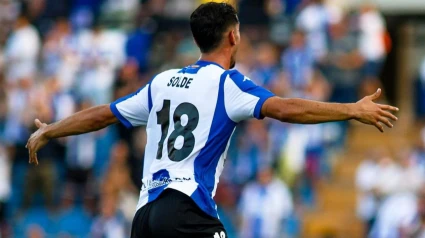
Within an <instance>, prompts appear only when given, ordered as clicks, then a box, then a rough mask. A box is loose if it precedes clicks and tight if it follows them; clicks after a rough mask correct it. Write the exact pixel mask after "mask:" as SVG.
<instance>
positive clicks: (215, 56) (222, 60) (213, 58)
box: [199, 52, 230, 70]
mask: <svg viewBox="0 0 425 238" xmlns="http://www.w3.org/2000/svg"><path fill="white" fill-rule="evenodd" d="M199 60H202V61H209V62H214V63H216V64H218V65H220V66H221V67H223V68H224V69H225V70H228V69H230V56H227V54H225V53H221V52H220V53H219V52H213V53H208V54H201V57H200V58H199Z"/></svg>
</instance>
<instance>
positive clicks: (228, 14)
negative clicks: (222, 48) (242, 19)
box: [190, 2, 239, 53]
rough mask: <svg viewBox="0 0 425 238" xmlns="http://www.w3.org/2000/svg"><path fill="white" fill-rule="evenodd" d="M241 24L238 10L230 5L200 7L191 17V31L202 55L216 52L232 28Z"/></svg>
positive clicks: (214, 4) (214, 3)
mask: <svg viewBox="0 0 425 238" xmlns="http://www.w3.org/2000/svg"><path fill="white" fill-rule="evenodd" d="M237 23H239V20H238V16H237V12H236V9H235V8H234V7H233V6H232V5H230V4H228V3H216V2H209V3H205V4H202V5H200V6H199V7H198V8H196V10H195V11H194V12H193V13H192V15H191V16H190V29H191V30H192V34H193V38H194V39H195V41H196V43H197V44H198V46H199V48H200V49H201V52H202V53H208V52H211V51H212V50H215V49H216V48H217V47H218V46H219V45H220V43H221V41H222V40H223V34H224V33H225V32H226V31H227V30H228V29H229V27H230V26H232V25H235V24H237Z"/></svg>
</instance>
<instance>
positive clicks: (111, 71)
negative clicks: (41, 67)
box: [77, 23, 126, 105]
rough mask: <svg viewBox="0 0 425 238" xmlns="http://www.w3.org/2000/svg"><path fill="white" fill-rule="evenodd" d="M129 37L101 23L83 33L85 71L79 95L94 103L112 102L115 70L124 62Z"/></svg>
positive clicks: (82, 50)
mask: <svg viewBox="0 0 425 238" xmlns="http://www.w3.org/2000/svg"><path fill="white" fill-rule="evenodd" d="M125 41H126V37H125V36H124V35H123V34H122V33H121V32H114V31H108V30H105V29H103V28H102V27H101V26H100V25H99V24H98V23H96V25H95V26H94V27H93V29H92V30H91V31H85V32H83V33H81V35H80V37H79V44H78V48H79V54H80V56H79V57H80V59H81V65H80V67H81V70H80V72H79V74H78V75H79V76H78V81H77V85H78V89H77V90H78V93H79V94H80V95H81V97H83V98H87V99H90V101H92V102H93V103H94V104H96V105H97V104H103V103H109V102H110V101H111V100H112V85H113V80H114V75H115V70H116V69H117V68H118V67H119V66H121V65H122V64H123V62H124V56H125V53H124V44H125Z"/></svg>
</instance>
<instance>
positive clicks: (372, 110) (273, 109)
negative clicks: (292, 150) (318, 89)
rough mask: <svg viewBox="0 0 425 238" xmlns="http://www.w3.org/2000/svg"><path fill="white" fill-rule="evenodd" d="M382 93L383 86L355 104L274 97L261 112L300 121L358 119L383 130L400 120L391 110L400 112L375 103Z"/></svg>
mask: <svg viewBox="0 0 425 238" xmlns="http://www.w3.org/2000/svg"><path fill="white" fill-rule="evenodd" d="M380 95H381V89H378V90H377V91H376V92H375V93H374V94H372V95H370V96H366V97H364V98H363V99H361V100H360V101H358V102H356V103H346V104H342V103H325V102H317V101H311V100H305V99H298V98H293V99H283V98H279V97H272V98H269V99H268V100H266V101H265V102H264V104H263V107H262V109H261V113H262V115H264V116H266V117H270V118H274V119H277V120H280V121H283V122H290V123H301V124H315V123H322V122H330V121H343V120H350V119H355V120H357V121H360V122H362V123H365V124H369V125H373V126H376V128H378V130H380V131H381V132H383V131H384V127H383V126H382V124H385V125H386V126H388V127H390V128H392V127H393V125H392V124H391V121H390V120H393V121H396V120H397V117H396V116H394V115H393V114H392V113H391V112H389V111H398V108H396V107H393V106H389V105H382V104H377V103H375V102H374V100H376V99H378V98H379V96H380ZM381 123H382V124H381Z"/></svg>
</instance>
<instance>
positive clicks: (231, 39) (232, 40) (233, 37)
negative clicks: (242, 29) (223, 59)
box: [229, 29, 236, 46]
mask: <svg viewBox="0 0 425 238" xmlns="http://www.w3.org/2000/svg"><path fill="white" fill-rule="evenodd" d="M229 43H230V45H231V46H234V45H236V32H235V30H234V29H233V30H231V31H230V32H229Z"/></svg>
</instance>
